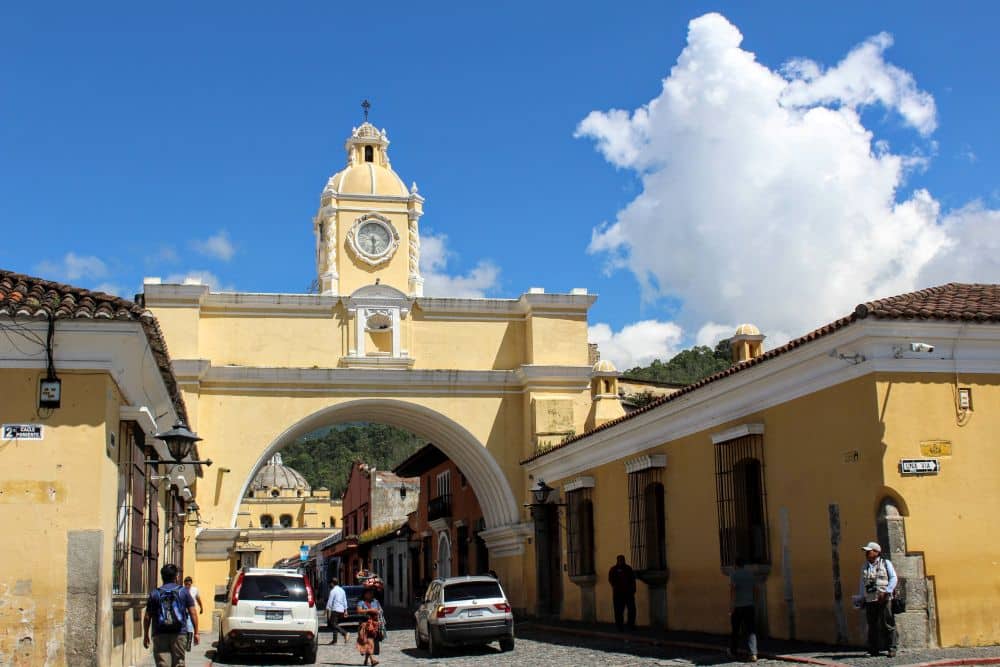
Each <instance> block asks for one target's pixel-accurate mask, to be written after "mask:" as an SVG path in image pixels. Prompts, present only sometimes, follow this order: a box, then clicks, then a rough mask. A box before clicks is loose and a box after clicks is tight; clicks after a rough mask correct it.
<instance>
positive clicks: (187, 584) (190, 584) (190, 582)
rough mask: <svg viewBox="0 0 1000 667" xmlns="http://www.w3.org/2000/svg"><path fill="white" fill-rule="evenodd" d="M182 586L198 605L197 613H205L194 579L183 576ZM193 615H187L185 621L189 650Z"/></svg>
mask: <svg viewBox="0 0 1000 667" xmlns="http://www.w3.org/2000/svg"><path fill="white" fill-rule="evenodd" d="M184 588H186V589H187V592H188V595H190V596H191V599H192V600H194V601H195V603H196V604H197V605H198V614H199V616H200V615H201V614H204V613H205V607H204V606H203V605H202V604H201V595H199V594H198V587H197V586H195V585H194V579H192V578H191V577H184ZM193 619H194V615H189V616H188V621H187V650H188V651H190V650H191V646H192V642H193V640H194V620H193Z"/></svg>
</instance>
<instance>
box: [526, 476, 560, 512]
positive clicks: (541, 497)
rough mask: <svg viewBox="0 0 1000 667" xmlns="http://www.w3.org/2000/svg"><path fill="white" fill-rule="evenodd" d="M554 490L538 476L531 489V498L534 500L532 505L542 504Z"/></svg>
mask: <svg viewBox="0 0 1000 667" xmlns="http://www.w3.org/2000/svg"><path fill="white" fill-rule="evenodd" d="M553 491H555V489H553V488H552V487H551V486H549V485H548V484H546V483H545V480H544V479H542V478H540V477H539V478H538V481H537V482H535V486H534V487H532V489H531V499H532V500H533V501H535V502H533V503H532V505H533V506H534V505H544V504H545V501H546V500H548V498H549V495H550V494H551V493H552V492H553Z"/></svg>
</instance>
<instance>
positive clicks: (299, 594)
mask: <svg viewBox="0 0 1000 667" xmlns="http://www.w3.org/2000/svg"><path fill="white" fill-rule="evenodd" d="M227 597H228V600H227V601H226V608H225V611H223V613H222V623H220V624H219V644H218V646H217V647H216V660H225V659H226V658H227V657H228V656H230V655H231V654H233V653H236V652H238V651H252V652H254V653H294V654H296V655H298V656H299V657H301V658H302V659H303V660H304V662H306V663H307V664H313V663H315V662H316V650H317V648H318V642H319V621H318V619H317V618H316V597H315V595H314V594H313V589H312V584H311V583H310V582H309V578H308V577H306V576H304V575H302V574H300V573H299V572H297V571H295V570H282V569H265V568H249V569H247V570H245V571H243V572H240V574H239V576H238V577H237V578H236V581H235V583H234V584H233V587H232V590H231V591H230V592H229V595H228V596H227Z"/></svg>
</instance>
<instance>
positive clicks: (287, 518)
mask: <svg viewBox="0 0 1000 667" xmlns="http://www.w3.org/2000/svg"><path fill="white" fill-rule="evenodd" d="M278 523H280V524H281V527H282V528H291V527H292V515H291V514H282V515H281V516H280V517H278Z"/></svg>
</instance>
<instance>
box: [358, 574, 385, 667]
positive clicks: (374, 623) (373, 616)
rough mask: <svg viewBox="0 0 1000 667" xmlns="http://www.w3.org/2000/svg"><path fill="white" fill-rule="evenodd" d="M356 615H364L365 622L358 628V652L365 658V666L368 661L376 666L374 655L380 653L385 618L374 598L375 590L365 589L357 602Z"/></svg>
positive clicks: (380, 606) (376, 661)
mask: <svg viewBox="0 0 1000 667" xmlns="http://www.w3.org/2000/svg"><path fill="white" fill-rule="evenodd" d="M358 613H359V614H365V615H366V616H365V617H366V620H365V621H364V622H363V623H361V625H360V626H359V627H358V650H359V651H361V654H362V655H363V656H365V664H366V665H367V664H368V661H369V659H370V660H371V664H373V665H377V664H378V660H376V659H375V656H376V655H379V653H381V648H382V639H383V638H384V637H385V616H383V614H382V605H381V604H379V601H378V600H377V599H376V598H375V589H373V588H365V590H364V592H363V593H362V594H361V599H360V600H358Z"/></svg>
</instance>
